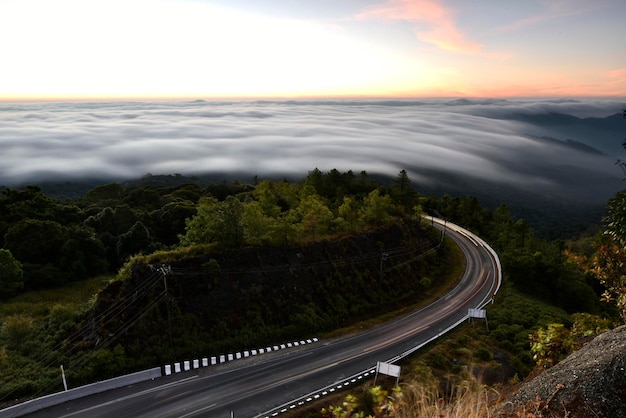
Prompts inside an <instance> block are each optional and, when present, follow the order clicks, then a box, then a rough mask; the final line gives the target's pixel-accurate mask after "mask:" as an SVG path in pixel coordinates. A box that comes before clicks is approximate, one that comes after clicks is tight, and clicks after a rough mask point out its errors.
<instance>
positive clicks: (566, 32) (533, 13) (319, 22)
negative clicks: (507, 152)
mask: <svg viewBox="0 0 626 418" xmlns="http://www.w3.org/2000/svg"><path fill="white" fill-rule="evenodd" d="M625 16H626V1H624V0H593V1H590V0H523V1H513V0H472V1H467V0H315V1H308V0H0V56H1V57H2V65H0V100H8V101H13V100H30V99H127V98H207V99H219V98H302V97H584V96H587V97H607V96H609V97H625V96H626V48H625V47H624V40H625V39H626V25H624V17H625Z"/></svg>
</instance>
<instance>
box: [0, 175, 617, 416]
mask: <svg viewBox="0 0 626 418" xmlns="http://www.w3.org/2000/svg"><path fill="white" fill-rule="evenodd" d="M164 178H165V180H168V177H167V176H164ZM172 179H174V180H176V182H177V184H176V185H172V184H171V183H170V182H168V181H165V180H164V184H158V185H154V184H152V185H139V186H138V185H134V186H125V185H122V184H119V183H112V184H106V185H101V186H97V187H95V188H93V189H92V190H90V191H89V192H87V193H86V194H85V195H84V196H82V197H79V198H73V199H63V200H60V199H56V198H53V197H51V196H49V195H46V194H45V193H44V192H43V191H42V189H41V188H40V187H38V186H28V187H25V188H22V189H4V190H3V191H2V197H1V198H0V366H1V367H0V370H1V371H0V376H1V380H2V382H4V383H3V384H1V385H0V402H3V403H9V402H11V401H13V400H15V399H24V398H27V397H32V396H39V395H42V394H44V393H49V392H54V391H58V390H61V389H62V382H61V379H60V370H59V367H60V365H66V366H67V365H71V367H70V368H69V369H70V370H69V375H70V376H71V378H72V380H71V381H72V383H73V385H74V386H75V385H78V384H84V383H88V382H91V381H95V380H101V379H104V378H108V377H112V376H115V375H119V374H124V373H128V372H130V371H135V370H137V369H138V368H139V369H141V368H142V367H155V366H159V365H160V364H159V363H156V364H155V362H157V361H159V360H161V359H163V358H175V356H177V355H180V352H177V351H175V350H173V349H172V341H171V337H169V341H168V337H167V336H166V335H164V336H163V337H162V338H160V339H159V338H157V337H155V333H157V332H158V330H159V331H160V330H162V329H163V328H164V326H165V325H164V324H165V321H166V319H167V318H168V317H169V318H170V320H172V318H173V320H174V321H178V322H177V323H179V324H181V327H182V329H183V330H185V329H187V328H185V327H189V334H190V335H186V336H185V338H182V339H181V340H179V341H177V344H176V345H181V346H183V345H186V346H188V347H190V349H193V350H200V349H205V348H206V347H192V346H193V344H194V341H197V340H198V339H196V338H194V335H193V333H197V332H199V331H198V330H199V329H201V328H202V327H199V328H194V326H195V325H194V324H196V323H197V322H198V319H197V318H193V317H191V316H189V313H188V312H187V313H186V312H184V311H183V310H182V309H181V308H180V307H179V306H177V305H176V306H175V305H172V304H171V303H169V302H167V303H165V304H160V305H159V306H158V307H156V308H154V310H153V311H151V312H152V314H151V317H150V321H147V320H144V318H143V317H142V318H139V319H138V320H137V322H136V323H133V324H130V325H132V327H131V326H130V325H129V324H126V325H128V328H125V332H126V334H128V335H132V336H134V338H135V341H136V342H137V343H139V342H141V340H142V338H143V339H145V340H146V341H149V342H150V345H151V346H153V347H154V352H152V353H151V352H146V351H145V350H143V351H141V352H142V353H143V357H142V358H138V356H139V354H138V353H139V352H140V351H138V349H139V347H140V345H136V346H134V345H133V343H129V342H128V341H129V340H126V341H123V340H112V341H104V340H100V339H99V338H100V335H97V334H96V333H95V332H93V327H92V328H90V327H88V326H86V325H88V324H89V321H90V320H92V319H93V318H94V317H96V316H97V312H98V309H99V308H101V307H102V306H107V303H108V304H110V303H114V302H115V301H116V300H117V299H116V298H117V296H116V295H117V293H116V292H118V291H120V289H122V288H123V287H124V286H128V285H129V283H132V280H131V279H132V277H133V272H134V271H135V270H134V269H135V268H136V266H137V265H146V264H155V265H158V264H161V263H166V264H167V263H175V262H177V261H180V260H189V259H198V257H202V256H205V255H207V254H212V253H214V252H225V251H236V250H238V249H241V248H249V247H253V248H276V249H284V248H291V247H296V246H298V247H301V246H306V245H312V244H316V243H328V242H334V241H340V240H341V239H343V238H345V237H349V236H354V235H358V234H365V233H370V232H372V231H377V230H380V229H381V228H385V227H387V226H389V225H393V224H408V223H409V222H418V221H419V219H420V218H421V215H422V214H432V215H435V216H438V217H442V218H444V219H446V220H448V221H451V222H454V223H457V224H459V225H461V226H463V227H465V228H467V229H470V230H472V231H473V232H475V233H477V234H478V235H480V236H481V237H482V238H484V239H485V240H486V241H487V242H488V243H489V244H490V245H491V246H493V247H494V249H495V250H496V251H497V252H498V254H499V256H500V258H501V260H502V264H503V268H504V273H505V284H504V286H503V288H502V289H501V291H500V293H499V295H498V296H497V298H496V300H495V301H494V303H493V304H492V305H489V306H488V307H487V311H488V326H487V324H486V323H482V322H479V321H476V322H475V323H473V324H469V323H468V324H466V325H464V326H463V327H461V328H460V329H459V330H455V331H454V332H452V333H451V334H450V335H449V336H446V337H445V338H444V339H442V340H441V341H440V342H438V343H437V344H436V345H433V346H431V347H428V348H427V349H425V350H422V352H421V353H420V354H419V355H417V356H415V357H414V358H412V359H411V360H410V361H407V362H406V364H403V365H402V366H403V369H404V370H407V371H408V373H407V374H406V375H405V374H404V373H403V386H402V390H401V391H397V390H395V389H393V387H392V386H387V387H384V386H383V387H380V388H378V389H377V388H372V387H364V388H361V389H360V390H361V392H358V391H357V392H358V393H346V394H342V395H341V396H343V397H344V398H342V399H339V398H337V399H336V400H328V401H327V403H328V404H329V405H330V404H332V407H330V406H329V405H324V406H319V408H318V407H317V406H316V407H315V408H316V409H315V410H310V411H308V412H307V413H308V414H311V416H324V415H325V416H337V417H350V416H355V417H356V416H368V415H373V416H390V412H391V411H396V412H395V415H394V416H406V417H409V416H433V417H434V416H437V417H439V416H446V417H448V416H450V417H452V416H464V417H472V416H483V415H480V412H479V411H484V408H485V407H486V403H487V402H488V401H489V400H492V399H493V397H494V396H495V393H497V392H498V391H499V390H501V389H502V388H503V387H504V386H503V385H506V384H508V383H515V382H517V381H519V380H521V379H523V378H524V377H526V376H528V375H529V374H530V373H532V372H533V370H534V369H535V368H536V367H549V366H550V365H551V364H554V363H555V362H557V361H558V360H559V359H560V358H562V357H563V356H564V355H566V354H567V353H568V352H570V351H571V350H572V349H574V348H575V346H576V341H577V339H578V338H580V337H584V336H586V335H590V334H592V333H597V332H601V331H602V330H605V329H608V328H611V327H613V326H615V325H616V324H618V323H621V321H623V317H621V316H620V314H622V315H623V312H624V306H625V305H626V303H625V302H624V300H625V299H624V293H623V288H624V286H623V283H622V282H621V281H620V280H623V277H622V276H621V275H620V274H621V270H620V269H619V268H617V267H615V266H616V263H617V262H618V261H620V262H621V257H623V253H624V241H623V237H626V233H624V230H626V227H624V226H623V224H622V223H623V222H622V219H623V218H626V216H624V217H622V210H623V207H626V205H623V204H622V203H621V200H620V199H621V197H620V196H617V197H616V199H615V200H613V201H612V202H611V204H610V213H609V219H610V220H611V221H610V222H609V228H608V231H609V234H608V235H600V234H595V235H587V236H585V237H582V238H577V239H576V240H570V241H566V240H565V237H564V238H563V239H560V240H547V239H544V238H542V237H540V236H538V235H537V234H536V233H535V232H534V230H533V228H532V227H531V225H530V224H529V223H528V222H526V221H525V220H523V219H515V218H514V217H513V215H512V214H511V211H510V209H509V208H508V207H507V206H505V205H500V206H499V207H497V208H495V209H494V210H488V209H486V208H484V207H482V206H481V204H480V202H478V201H477V200H476V199H474V198H471V197H452V196H447V195H444V196H442V197H436V196H424V195H421V194H419V192H418V191H417V189H418V187H416V186H415V185H414V184H412V182H411V180H410V179H409V178H408V176H407V174H406V172H405V171H404V170H403V171H401V172H400V173H399V174H398V176H397V177H396V178H394V179H392V180H391V181H389V182H388V183H386V184H381V183H380V182H377V181H375V180H374V179H373V178H372V177H370V176H369V175H368V174H367V173H366V172H361V173H359V174H355V173H352V172H347V173H341V172H338V171H337V170H331V171H330V172H328V173H324V172H321V171H319V170H317V169H316V170H313V171H311V172H309V173H308V175H307V177H306V178H305V179H303V180H302V181H297V182H288V181H287V180H282V181H273V180H259V179H256V178H255V179H254V180H253V181H252V182H251V183H250V184H246V183H240V182H233V183H229V184H226V183H215V184H211V185H206V186H200V185H197V184H193V183H185V182H184V181H181V180H183V179H181V178H180V176H175V177H173V178H170V180H172ZM149 180H151V181H152V182H154V180H155V179H154V178H152V176H151V178H150V179H149ZM438 239H439V236H438V234H437V233H434V232H433V231H430V232H429V229H428V228H424V232H423V243H424V247H423V248H430V247H428V245H432V248H435V244H437V242H438ZM377 251H378V253H377V254H378V255H377V256H376V257H377V258H376V259H373V261H372V264H371V265H369V266H366V267H363V268H362V269H358V270H355V272H354V274H350V275H349V274H345V273H342V272H340V271H339V270H336V271H335V273H334V274H330V275H328V277H325V278H324V280H325V281H326V282H327V284H326V285H325V286H326V288H327V289H328V290H327V293H328V298H329V300H328V302H325V303H327V305H325V306H327V307H325V308H324V309H320V308H319V303H318V302H317V301H314V300H310V301H309V303H308V304H307V305H306V306H304V307H303V308H302V309H301V310H300V311H299V312H297V314H298V315H299V316H297V315H296V316H297V318H299V319H298V321H300V322H301V324H300V325H301V327H300V328H298V329H296V328H291V331H289V329H287V330H285V329H282V330H281V331H280V332H279V331H277V329H278V328H277V329H274V328H271V327H270V326H269V319H268V318H267V316H268V315H266V314H265V313H264V312H265V310H267V309H270V308H268V307H267V306H265V307H262V306H261V305H259V307H254V305H250V307H251V309H250V310H249V311H248V312H246V313H245V315H244V316H240V317H238V320H237V321H238V322H240V323H241V327H240V329H237V328H236V327H233V326H232V324H233V323H234V321H233V320H231V318H226V317H225V318H221V319H219V318H218V321H217V323H216V328H214V329H213V328H211V329H212V331H210V332H213V334H211V338H212V341H216V342H215V347H213V349H215V350H218V349H225V348H226V347H234V348H238V349H246V348H250V346H246V344H252V343H256V342H258V341H261V339H259V338H260V337H259V333H258V330H266V331H267V332H266V333H265V335H264V336H263V338H266V339H268V340H269V339H272V338H286V337H287V336H288V334H289V332H292V333H293V334H298V333H302V332H303V330H309V332H310V330H311V329H312V326H313V325H315V326H317V327H319V326H320V325H321V324H325V323H326V322H324V321H325V320H326V321H328V322H327V325H328V326H324V327H323V328H319V331H320V332H328V333H332V331H333V329H339V328H341V329H343V330H344V331H342V332H350V330H353V329H354V328H353V327H354V326H355V325H356V326H357V327H359V326H362V325H363V324H370V323H371V321H375V320H376V318H387V317H388V315H390V313H389V312H395V314H399V313H400V312H402V310H399V308H400V305H403V304H409V305H410V304H411V303H415V302H411V303H408V302H407V301H404V300H403V297H402V295H396V296H394V298H395V299H394V300H396V301H402V303H400V302H397V303H395V304H390V303H386V302H385V303H384V304H385V305H386V306H388V309H387V311H384V310H381V309H380V307H379V306H378V305H374V304H373V302H372V304H369V305H368V303H370V302H371V301H370V302H367V303H361V302H359V303H361V305H359V304H357V303H356V302H355V301H353V299H354V298H356V299H354V300H359V301H362V300H367V298H366V297H361V296H360V295H361V293H363V295H365V294H366V293H367V289H369V288H370V287H371V286H370V285H369V284H368V283H369V280H374V279H375V278H377V277H379V271H378V269H379V265H380V264H381V261H380V259H381V255H380V254H381V253H384V251H383V248H379V249H378V250H377ZM446 251H447V252H446V253H445V255H444V257H436V258H435V257H433V258H429V259H427V260H428V263H427V262H425V261H423V260H422V261H420V262H419V263H421V264H415V265H411V267H410V269H409V270H406V271H404V272H401V271H400V270H399V271H398V272H396V273H390V274H399V275H400V274H404V275H409V274H411V275H414V274H415V272H416V271H417V272H419V276H417V277H418V282H417V287H419V289H421V293H423V299H422V300H421V303H424V301H426V300H428V298H433V297H436V296H437V295H438V294H439V293H441V292H443V290H444V289H445V286H446V285H449V284H450V278H451V277H455V275H458V267H459V263H458V262H452V261H451V260H455V259H456V258H455V257H457V256H458V254H455V253H454V251H453V250H452V249H448V250H446ZM439 254H440V255H441V252H440V253H439ZM436 259H438V260H439V261H438V262H439V263H440V264H437V263H438V262H437V261H435V260H436ZM424 260H426V259H424ZM443 260H447V262H444V261H443ZM201 267H202V269H203V271H204V273H203V274H205V275H208V276H210V275H211V274H212V273H211V272H212V271H213V272H215V274H216V275H215V277H218V276H217V273H219V272H220V271H222V270H223V269H224V268H226V267H228V266H225V265H219V263H217V262H216V261H215V259H214V258H213V259H212V258H211V257H208V258H207V259H206V260H205V261H204V264H203V265H202V266H201ZM208 276H207V277H208ZM402 277H407V276H400V278H402ZM598 278H600V280H598ZM349 280H356V281H355V282H350V281H349ZM389 280H391V279H389ZM390 283H391V282H390ZM620 286H621V287H620ZM105 288H106V289H107V290H106V291H104V292H101V291H102V290H103V289H105ZM389 288H390V289H392V288H395V286H391V285H390V286H389ZM114 289H115V291H114ZM342 289H343V291H342ZM257 291H258V292H259V293H258V295H259V298H258V299H259V300H262V299H263V298H262V297H261V295H262V293H261V289H257ZM159 292H161V291H160V290H157V288H156V287H155V288H154V290H153V293H150V292H147V293H146V294H145V297H146V298H148V299H150V300H153V301H156V302H159V300H158V299H157V298H162V297H163V296H162V295H161V293H159ZM343 292H345V294H342V293H343ZM347 293H351V294H352V296H354V298H350V297H349V295H347ZM120 294H121V293H120ZM407 294H408V293H407ZM370 296H371V297H372V298H375V295H370ZM600 296H603V297H604V299H605V300H607V301H611V302H615V303H614V304H602V303H600V302H599V298H600ZM107 298H108V299H107ZM109 299H110V300H109ZM372 300H373V299H372ZM314 302H315V303H314ZM164 306H168V310H167V311H166V309H165V308H164ZM170 308H171V309H170ZM276 309H277V308H275V307H271V309H270V311H271V310H273V311H276ZM333 310H334V311H335V312H334V313H333V312H332V311H333ZM331 313H333V315H335V314H337V317H339V316H341V317H345V318H349V319H348V320H347V322H341V323H339V322H332V321H334V319H332V318H335V316H331V315H330V314H331ZM327 314H328V315H327ZM393 314H394V313H392V314H391V315H393ZM285 316H286V317H289V316H290V315H289V314H288V313H285ZM291 316H294V315H291ZM379 320H380V319H379ZM278 323H279V322H278ZM122 325H123V324H122ZM126 325H124V326H126ZM252 329H255V330H257V331H255V332H253V331H251V330H252ZM264 332H265V331H264ZM329 335H332V334H329ZM105 342H106V343H105ZM242 345H244V346H242ZM157 352H158V353H157ZM147 362H148V363H149V362H153V363H151V364H150V365H147ZM426 383H428V384H426ZM485 384H487V387H485V386H484V385H485ZM394 397H396V398H397V399H396V398H394ZM392 398H393V399H395V401H394V402H395V403H394V405H393V406H391V405H388V402H389V400H390V399H392ZM377 399H381V400H380V401H377ZM377 402H378V404H379V405H378V406H377ZM461 405H464V406H461ZM322 407H323V408H325V409H324V410H323V411H322ZM376 408H379V409H376ZM394 408H395V409H394ZM415 408H417V409H415ZM419 408H422V409H419ZM340 410H341V412H340ZM420 411H421V412H420ZM459 411H461V412H459ZM473 411H476V412H473ZM529 412H532V411H529ZM359 414H361V415H359ZM385 414H387V415H385ZM422 414H424V415H422ZM428 414H430V415H428ZM437 414H439V415H437ZM454 414H456V415H454ZM472 414H476V415H472Z"/></svg>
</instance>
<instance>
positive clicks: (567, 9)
mask: <svg viewBox="0 0 626 418" xmlns="http://www.w3.org/2000/svg"><path fill="white" fill-rule="evenodd" d="M539 4H540V5H541V10H540V11H539V12H537V13H535V14H533V15H530V16H526V17H524V18H521V19H518V20H516V21H514V22H511V23H508V24H506V25H503V26H500V27H499V28H497V29H496V30H497V31H512V30H519V29H525V28H527V27H529V26H534V25H537V24H540V23H544V22H550V21H553V20H557V19H562V18H564V17H570V16H579V15H584V14H588V13H591V12H593V11H594V10H597V9H600V8H602V7H605V6H606V4H607V3H606V2H605V1H595V2H590V1H587V0H548V1H541V2H539Z"/></svg>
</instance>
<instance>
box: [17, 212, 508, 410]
mask: <svg viewBox="0 0 626 418" xmlns="http://www.w3.org/2000/svg"><path fill="white" fill-rule="evenodd" d="M428 221H429V222H433V225H434V226H435V227H437V228H439V229H442V230H443V229H445V231H446V234H447V235H448V236H449V237H451V238H452V239H454V240H455V241H456V242H457V244H458V245H459V246H460V248H461V249H462V251H463V253H464V254H465V257H466V268H465V271H464V273H463V276H462V277H461V279H460V281H459V283H458V285H457V286H456V287H455V288H454V289H453V290H452V291H451V292H450V293H448V294H447V295H446V296H445V297H443V298H442V299H439V300H438V301H436V302H434V303H432V304H431V305H428V306H427V307H425V308H423V309H421V310H419V311H417V312H414V313H412V314H410V315H408V316H406V317H403V318H401V319H399V320H396V321H394V322H392V323H389V324H386V325H383V326H380V327H377V328H375V329H373V330H370V331H367V332H364V333H361V334H358V335H355V336H352V337H349V338H342V339H339V340H336V341H326V342H324V341H320V342H318V343H315V344H312V345H306V346H300V347H297V348H293V349H291V350H287V351H284V352H282V351H281V352H275V353H269V354H264V355H262V356H257V357H251V358H248V359H245V360H240V361H236V362H232V363H226V364H223V365H219V366H212V367H209V368H204V369H196V370H192V371H189V372H185V373H179V374H176V375H170V376H167V377H162V378H159V379H155V380H154V381H149V382H144V383H140V384H136V385H131V386H128V387H125V388H120V389H116V390H112V391H108V392H104V393H101V394H97V395H92V396H89V397H86V398H82V399H78V400H76V401H72V402H67V403H65V404H62V405H58V406H55V407H51V408H48V409H45V410H42V411H39V412H36V413H32V414H29V415H26V416H27V417H31V418H38V417H46V418H49V417H90V418H98V417H102V418H104V417H107V418H109V417H115V418H125V417H128V418H131V417H132V418H153V417H177V418H183V417H223V418H227V417H231V416H234V417H237V418H241V417H244V418H245V417H257V416H258V417H265V416H273V415H275V414H276V413H277V412H279V411H280V410H284V409H287V408H289V405H290V402H292V401H293V400H294V399H305V398H306V396H307V394H309V393H311V392H312V391H315V390H317V389H319V388H325V387H329V386H330V385H336V384H338V382H343V381H345V380H346V379H347V378H349V377H354V376H357V375H359V374H360V373H362V372H363V371H364V370H371V369H372V368H373V367H374V366H375V365H376V362H377V361H396V360H397V359H398V358H400V357H402V356H404V355H408V354H409V353H411V352H413V351H415V350H416V348H419V347H421V346H423V345H424V344H425V343H426V342H428V341H431V340H432V339H434V338H437V337H438V336H439V335H441V334H442V333H445V332H447V331H448V330H449V329H451V328H453V327H454V326H456V325H457V324H459V323H460V322H462V321H463V320H465V319H466V318H467V312H468V309H469V308H480V307H483V306H484V305H485V304H486V303H488V301H489V300H490V299H491V298H492V297H493V295H494V294H495V293H496V292H497V290H498V287H499V285H500V279H501V271H500V264H499V260H498V258H497V255H496V254H495V252H494V251H493V250H492V249H491V248H490V247H489V246H488V245H487V244H486V243H484V241H482V240H481V239H480V238H478V237H476V236H475V235H473V234H471V233H469V232H468V231H466V230H464V229H463V228H460V227H459V226H457V225H454V224H450V223H446V222H444V221H441V220H438V219H432V220H431V218H428ZM340 384H341V383H340Z"/></svg>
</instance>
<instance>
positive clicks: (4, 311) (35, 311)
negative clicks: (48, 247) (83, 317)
mask: <svg viewBox="0 0 626 418" xmlns="http://www.w3.org/2000/svg"><path fill="white" fill-rule="evenodd" d="M110 279H111V276H97V277H92V278H90V279H87V280H82V281H79V282H73V283H69V284H67V285H65V286H63V287H58V288H54V289H45V290H34V291H30V292H25V293H22V294H20V295H18V296H15V297H14V298H12V299H9V300H7V301H5V302H2V303H0V318H3V317H6V316H9V315H19V314H22V315H30V316H31V317H33V318H36V317H43V316H45V315H47V314H48V312H49V311H50V308H51V307H52V306H54V305H61V306H68V307H69V306H79V305H82V304H84V303H87V302H88V301H89V300H90V299H91V298H92V297H93V296H94V295H95V294H97V293H98V292H99V291H100V290H101V289H103V288H104V287H105V286H106V285H107V284H108V283H109V280H110Z"/></svg>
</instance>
